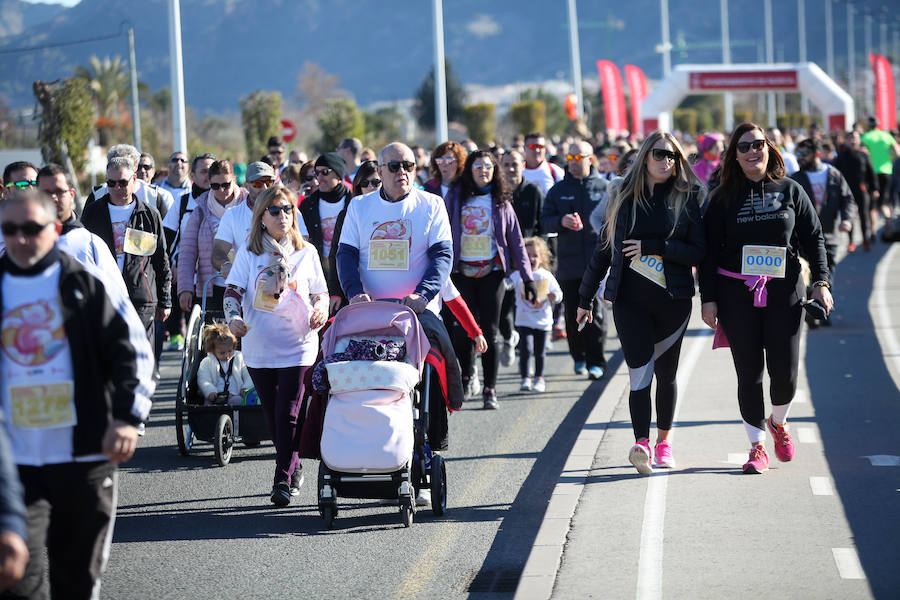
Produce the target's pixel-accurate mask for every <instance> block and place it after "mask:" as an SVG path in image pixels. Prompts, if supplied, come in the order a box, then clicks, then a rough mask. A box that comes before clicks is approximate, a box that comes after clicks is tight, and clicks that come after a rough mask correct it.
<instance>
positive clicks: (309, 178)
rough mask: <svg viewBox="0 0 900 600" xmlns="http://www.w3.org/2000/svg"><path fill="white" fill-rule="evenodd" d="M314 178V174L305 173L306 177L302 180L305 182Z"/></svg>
mask: <svg viewBox="0 0 900 600" xmlns="http://www.w3.org/2000/svg"><path fill="white" fill-rule="evenodd" d="M315 178H316V176H315V175H307V176H306V177H304V178H303V181H307V182H308V181H312V180H314V179H315Z"/></svg>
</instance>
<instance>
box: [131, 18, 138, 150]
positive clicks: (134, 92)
mask: <svg viewBox="0 0 900 600" xmlns="http://www.w3.org/2000/svg"><path fill="white" fill-rule="evenodd" d="M128 67H129V68H128V70H129V71H131V126H132V129H133V130H134V131H133V138H134V147H135V148H137V149H138V150H140V149H141V102H140V98H138V85H137V62H136V61H135V59H134V27H129V28H128Z"/></svg>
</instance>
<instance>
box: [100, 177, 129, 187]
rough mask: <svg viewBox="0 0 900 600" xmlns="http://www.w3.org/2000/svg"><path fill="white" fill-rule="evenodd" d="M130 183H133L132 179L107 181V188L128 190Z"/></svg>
mask: <svg viewBox="0 0 900 600" xmlns="http://www.w3.org/2000/svg"><path fill="white" fill-rule="evenodd" d="M129 181H131V180H130V179H107V180H106V187H108V188H110V189H111V188H114V187H120V188H126V187H128V182H129Z"/></svg>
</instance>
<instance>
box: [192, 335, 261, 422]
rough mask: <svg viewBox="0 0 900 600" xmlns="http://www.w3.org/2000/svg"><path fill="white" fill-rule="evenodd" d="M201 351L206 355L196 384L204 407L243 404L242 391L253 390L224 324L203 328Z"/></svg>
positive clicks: (235, 344) (233, 340)
mask: <svg viewBox="0 0 900 600" xmlns="http://www.w3.org/2000/svg"><path fill="white" fill-rule="evenodd" d="M202 340H203V349H204V350H206V356H205V357H204V358H203V360H202V361H200V368H199V369H198V370H197V385H198V386H199V387H200V392H201V393H202V395H203V400H204V404H206V405H207V406H209V405H212V404H230V405H231V406H237V405H240V404H242V403H243V395H244V392H246V391H247V390H249V389H251V388H252V387H253V381H252V380H251V379H250V373H249V372H248V371H247V366H246V365H245V364H244V357H243V355H242V354H241V353H240V351H238V350H235V348H236V346H237V342H238V340H237V337H235V335H234V334H233V333H231V330H230V329H229V328H228V325H226V324H225V323H221V322H219V323H213V324H212V325H207V326H206V327H204V328H203V334H202Z"/></svg>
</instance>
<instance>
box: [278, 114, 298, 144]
mask: <svg viewBox="0 0 900 600" xmlns="http://www.w3.org/2000/svg"><path fill="white" fill-rule="evenodd" d="M281 137H282V138H284V141H286V142H290V141H292V140H293V139H294V138H295V137H297V126H296V125H294V123H293V121H288V120H287V119H282V120H281Z"/></svg>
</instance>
